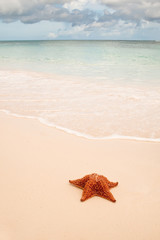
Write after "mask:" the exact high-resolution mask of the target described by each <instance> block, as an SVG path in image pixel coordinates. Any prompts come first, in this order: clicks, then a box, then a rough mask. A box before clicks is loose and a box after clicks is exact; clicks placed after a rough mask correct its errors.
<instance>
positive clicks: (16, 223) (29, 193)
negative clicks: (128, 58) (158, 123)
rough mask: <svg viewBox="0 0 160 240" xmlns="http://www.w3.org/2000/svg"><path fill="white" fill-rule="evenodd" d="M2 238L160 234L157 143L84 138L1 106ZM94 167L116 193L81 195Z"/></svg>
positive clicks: (113, 239) (69, 239)
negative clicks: (81, 182)
mask: <svg viewBox="0 0 160 240" xmlns="http://www.w3.org/2000/svg"><path fill="white" fill-rule="evenodd" d="M0 132H1V135H0V146H1V150H0V189H1V202H0V239H3V240H21V239H23V240H28V239H30V240H39V239H57V240H73V239H77V240H80V239H82V238H83V239H84V240H87V239H92V240H97V239H101V240H106V237H107V239H109V240H117V239H120V240H128V239H130V240H135V239H138V240H142V239H145V240H152V239H154V240H159V238H160V230H159V222H160V191H159V185H158V184H159V181H160V177H159V172H160V161H159V159H160V143H153V142H140V141H133V140H115V139H112V140H101V141H99V140H89V139H84V138H80V137H77V136H74V135H71V134H68V133H65V132H62V131H60V130H57V129H54V128H51V127H47V126H46V125H43V124H41V123H40V122H38V121H37V120H35V119H26V118H16V117H13V116H9V115H6V114H5V113H2V112H0ZM93 172H97V173H98V174H102V175H104V176H106V177H107V178H108V179H109V180H110V181H118V182H119V185H118V186H117V187H115V188H114V189H111V192H112V194H113V195H114V197H115V199H116V200H117V202H116V203H111V202H109V201H107V200H105V199H102V198H99V197H93V198H91V199H89V200H87V201H86V202H84V203H82V202H80V198H81V194H82V190H81V189H78V188H75V187H73V186H71V184H69V182H68V181H69V180H72V179H76V178H81V177H83V176H84V175H86V174H90V173H93Z"/></svg>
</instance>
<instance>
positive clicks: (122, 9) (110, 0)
mask: <svg viewBox="0 0 160 240" xmlns="http://www.w3.org/2000/svg"><path fill="white" fill-rule="evenodd" d="M101 3H103V4H105V5H106V6H108V7H110V8H111V9H114V13H113V14H111V15H110V16H108V15H107V14H104V16H103V18H102V19H101V20H102V21H107V20H110V19H113V18H114V19H123V20H126V21H135V22H140V21H142V20H147V21H157V22H160V1H159V0H141V1H140V0H134V1H130V0H101Z"/></svg>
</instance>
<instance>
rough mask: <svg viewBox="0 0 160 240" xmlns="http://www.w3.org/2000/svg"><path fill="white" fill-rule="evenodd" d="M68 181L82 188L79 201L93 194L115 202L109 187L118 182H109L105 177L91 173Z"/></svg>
mask: <svg viewBox="0 0 160 240" xmlns="http://www.w3.org/2000/svg"><path fill="white" fill-rule="evenodd" d="M69 182H70V183H72V184H73V185H75V186H76V187H79V188H82V189H83V194H82V198H81V201H82V202H83V201H85V200H87V199H89V198H91V197H93V196H99V197H103V198H106V199H108V200H110V201H112V202H115V201H116V200H115V198H114V197H113V195H112V193H111V192H110V188H112V187H115V186H117V185H118V182H116V183H114V182H110V181H109V180H108V179H107V178H106V177H104V176H102V175H98V174H96V173H92V174H89V175H86V176H84V177H83V178H81V179H77V180H69Z"/></svg>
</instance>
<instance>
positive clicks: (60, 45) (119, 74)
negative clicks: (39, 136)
mask: <svg viewBox="0 0 160 240" xmlns="http://www.w3.org/2000/svg"><path fill="white" fill-rule="evenodd" d="M0 109H1V110H5V111H6V110H7V111H8V112H9V113H13V114H17V115H19V116H26V117H35V118H37V119H39V120H41V122H43V123H45V124H48V125H50V126H54V127H58V128H60V129H63V130H65V131H68V132H71V133H74V134H77V135H81V136H85V137H88V138H98V139H102V138H113V137H115V138H116V137H121V138H134V139H145V140H151V141H159V140H160V124H159V122H160V111H159V109H160V43H159V42H150V41H22V42H18V41H17V42H0Z"/></svg>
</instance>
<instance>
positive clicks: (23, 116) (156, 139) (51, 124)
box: [0, 109, 160, 143]
mask: <svg viewBox="0 0 160 240" xmlns="http://www.w3.org/2000/svg"><path fill="white" fill-rule="evenodd" d="M0 112H2V113H5V114H7V115H9V116H13V117H16V118H26V119H33V120H36V121H38V122H40V123H41V124H43V125H45V126H48V127H52V128H54V129H57V130H60V131H62V132H64V133H67V134H71V135H73V136H76V137H82V138H84V139H88V140H98V141H102V140H129V141H138V142H153V143H160V138H143V137H136V136H123V135H122V136H121V135H116V134H114V135H111V136H108V137H93V136H91V135H87V134H83V133H80V132H77V131H74V130H71V129H68V128H64V127H61V126H59V125H56V124H54V123H50V122H47V121H46V120H45V119H44V118H41V117H35V116H27V115H26V116H25V115H21V114H17V113H12V112H10V111H9V110H5V109H0Z"/></svg>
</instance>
